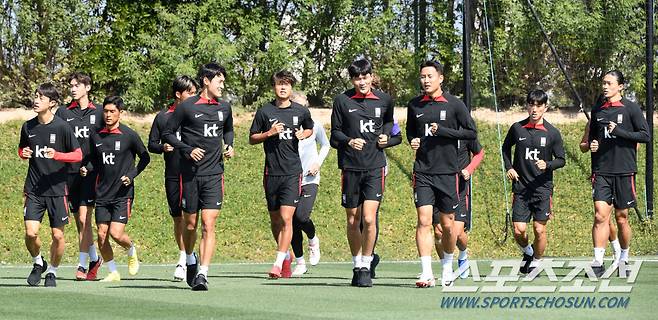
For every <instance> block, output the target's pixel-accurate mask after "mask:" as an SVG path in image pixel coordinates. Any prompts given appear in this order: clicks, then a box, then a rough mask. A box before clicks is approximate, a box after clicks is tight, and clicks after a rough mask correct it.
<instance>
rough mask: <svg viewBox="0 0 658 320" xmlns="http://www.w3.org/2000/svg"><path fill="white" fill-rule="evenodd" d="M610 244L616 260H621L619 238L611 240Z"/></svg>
mask: <svg viewBox="0 0 658 320" xmlns="http://www.w3.org/2000/svg"><path fill="white" fill-rule="evenodd" d="M610 245H611V246H612V251H613V252H614V255H615V261H619V258H620V257H621V245H620V244H619V239H615V240H613V241H610Z"/></svg>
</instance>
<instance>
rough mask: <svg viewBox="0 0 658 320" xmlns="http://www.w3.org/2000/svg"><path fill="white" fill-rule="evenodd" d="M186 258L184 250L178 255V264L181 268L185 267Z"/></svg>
mask: <svg viewBox="0 0 658 320" xmlns="http://www.w3.org/2000/svg"><path fill="white" fill-rule="evenodd" d="M186 258H187V254H185V250H182V251H181V252H180V253H178V264H179V265H181V266H184V265H185V262H186Z"/></svg>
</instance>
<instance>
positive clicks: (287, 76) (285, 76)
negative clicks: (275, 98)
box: [270, 70, 297, 86]
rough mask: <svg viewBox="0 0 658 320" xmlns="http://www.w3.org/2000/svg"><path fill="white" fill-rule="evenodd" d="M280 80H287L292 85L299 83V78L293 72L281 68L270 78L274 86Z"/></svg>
mask: <svg viewBox="0 0 658 320" xmlns="http://www.w3.org/2000/svg"><path fill="white" fill-rule="evenodd" d="M279 81H285V82H287V83H289V84H290V85H291V86H294V85H295V84H296V83H297V78H295V76H294V75H293V74H292V72H290V71H288V70H281V71H279V72H277V73H275V74H273V75H272V78H271V79H270V83H271V84H272V86H274V85H275V84H276V83H277V82H279Z"/></svg>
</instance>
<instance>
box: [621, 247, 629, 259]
mask: <svg viewBox="0 0 658 320" xmlns="http://www.w3.org/2000/svg"><path fill="white" fill-rule="evenodd" d="M628 250H629V248H626V249H621V252H620V254H619V261H623V262H628Z"/></svg>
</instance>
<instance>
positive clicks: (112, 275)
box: [96, 208, 121, 282]
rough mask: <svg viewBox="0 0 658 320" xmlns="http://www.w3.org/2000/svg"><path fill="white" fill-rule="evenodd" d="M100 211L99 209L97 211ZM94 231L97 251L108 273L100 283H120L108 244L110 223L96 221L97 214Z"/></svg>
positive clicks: (112, 252) (110, 247)
mask: <svg viewBox="0 0 658 320" xmlns="http://www.w3.org/2000/svg"><path fill="white" fill-rule="evenodd" d="M99 210H101V209H100V208H98V209H97V211H99ZM96 229H97V233H98V249H99V250H100V252H101V256H102V257H103V260H105V261H106V262H105V264H106V265H107V269H108V271H109V273H108V275H107V276H106V277H105V278H103V279H102V280H101V282H114V281H120V280H121V276H120V275H119V272H118V270H117V265H116V263H115V262H114V251H113V250H112V245H111V244H110V221H98V213H97V217H96Z"/></svg>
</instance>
